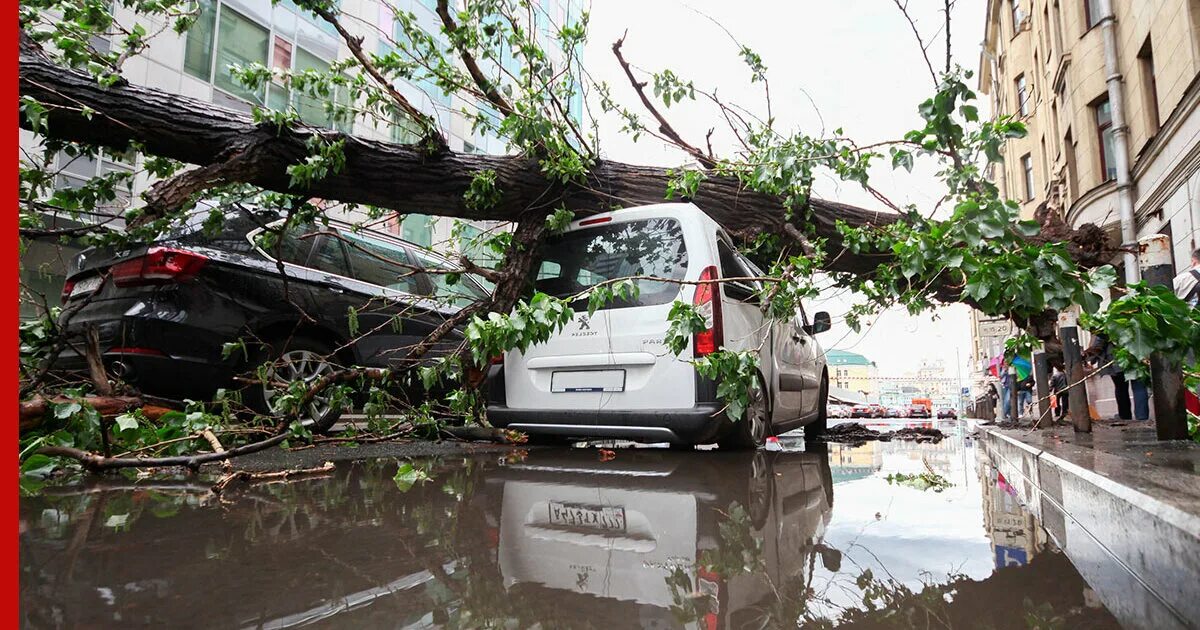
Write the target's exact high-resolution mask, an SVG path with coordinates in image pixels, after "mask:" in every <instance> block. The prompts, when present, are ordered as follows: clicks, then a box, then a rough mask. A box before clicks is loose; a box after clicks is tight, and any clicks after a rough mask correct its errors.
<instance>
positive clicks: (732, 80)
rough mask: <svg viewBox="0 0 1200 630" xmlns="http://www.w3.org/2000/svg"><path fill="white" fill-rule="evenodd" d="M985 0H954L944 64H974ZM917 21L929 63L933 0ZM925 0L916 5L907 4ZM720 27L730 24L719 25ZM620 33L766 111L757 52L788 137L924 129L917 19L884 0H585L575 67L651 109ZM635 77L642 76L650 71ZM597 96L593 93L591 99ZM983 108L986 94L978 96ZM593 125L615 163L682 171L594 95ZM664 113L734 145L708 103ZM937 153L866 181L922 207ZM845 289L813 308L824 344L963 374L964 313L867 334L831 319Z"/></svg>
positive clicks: (833, 189)
mask: <svg viewBox="0 0 1200 630" xmlns="http://www.w3.org/2000/svg"><path fill="white" fill-rule="evenodd" d="M985 1H986V0H958V1H957V2H956V3H955V7H954V10H953V11H952V14H951V18H952V19H951V25H952V28H951V30H950V32H951V42H952V59H953V61H954V62H955V63H956V64H959V65H962V66H963V67H964V68H968V69H971V70H976V69H977V67H978V64H979V51H980V42H981V41H982V39H983V26H984V19H983V16H984V11H985ZM908 2H909V4H911V5H913V7H912V9H913V10H914V11H915V13H914V19H915V21H916V24H917V28H918V30H920V31H921V33H922V35H923V36H924V38H925V40H926V41H929V40H930V39H931V38H933V37H936V41H934V42H933V44H932V45H930V47H929V55H930V57H931V59H932V60H933V63H934V67H935V68H938V69H940V68H942V67H943V66H944V64H945V54H946V51H945V39H944V30H943V29H942V24H943V21H944V20H943V17H942V15H941V13H940V11H938V9H940V8H941V7H942V3H941V2H934V1H932V0H908ZM916 5H921V6H919V7H918V6H916ZM726 31H728V32H726ZM623 35H624V37H625V43H624V45H623V47H622V53H623V54H624V56H625V58H626V59H627V60H628V61H629V62H630V63H631V64H632V65H634V66H635V67H636V68H638V69H641V70H643V71H645V72H653V71H660V70H662V69H671V70H672V71H674V72H675V73H676V74H677V75H679V76H680V77H681V78H683V79H684V80H691V81H693V82H694V83H695V85H696V87H697V89H702V90H704V91H712V90H715V91H716V94H717V95H718V97H720V98H722V100H726V101H730V102H733V103H736V104H738V105H740V106H742V107H745V108H746V109H747V110H749V111H751V112H753V113H754V114H756V115H758V116H759V117H761V118H765V117H766V99H765V98H764V95H763V88H762V84H761V83H758V84H752V83H751V82H750V73H749V70H748V69H747V67H746V65H745V64H744V62H743V61H742V59H741V57H740V56H739V54H738V48H739V47H738V44H736V43H735V42H734V38H736V40H737V42H740V43H741V44H743V45H745V46H748V47H749V48H751V49H753V50H754V51H755V52H756V53H758V54H759V55H761V56H762V58H763V62H764V63H765V65H766V67H767V76H768V79H769V81H770V89H771V110H772V113H773V115H774V117H775V120H776V129H777V130H779V131H781V132H783V133H787V132H789V131H793V130H803V131H805V132H806V133H809V134H820V133H822V130H825V132H829V133H831V132H832V131H833V130H834V129H837V128H841V129H843V131H844V133H845V134H846V135H847V136H849V137H851V138H854V139H855V141H856V142H858V143H859V144H860V145H864V144H868V143H872V142H878V141H882V140H890V139H897V138H900V137H901V136H902V135H903V134H904V133H905V132H906V131H908V130H911V129H915V128H918V127H920V126H921V125H920V122H921V121H920V117H919V116H918V114H917V106H918V105H919V104H920V103H921V101H923V100H925V99H926V98H928V97H929V96H931V95H932V94H933V92H934V86H933V79H932V78H931V77H930V75H929V70H928V68H927V67H926V64H925V61H924V59H923V58H922V54H921V48H920V46H919V45H918V44H917V40H916V37H915V36H914V35H913V32H912V27H910V25H909V23H908V21H906V20H905V18H904V15H903V14H902V13H901V12H900V10H899V9H897V7H896V5H895V4H894V2H893V1H892V0H838V1H836V2H829V1H828V0H740V1H738V2H730V1H729V0H636V1H635V0H592V6H591V23H590V28H589V41H588V44H587V47H586V48H585V49H584V55H583V59H584V64H585V66H586V68H587V71H588V72H589V73H590V75H591V79H592V80H594V81H596V82H606V83H608V85H609V86H610V87H611V89H612V96H613V98H614V100H615V101H617V102H618V103H620V104H622V105H624V106H626V107H627V108H628V109H630V110H631V111H634V112H637V113H638V114H639V115H640V116H641V117H642V118H643V120H646V119H648V118H649V116H648V115H647V114H646V112H645V111H644V110H643V109H642V108H641V105H640V103H639V102H638V100H637V96H636V93H635V92H634V91H633V88H632V87H631V86H630V85H629V82H628V80H627V79H626V77H625V75H624V74H623V72H622V70H621V68H620V66H619V65H618V64H617V62H616V58H615V57H614V55H613V53H612V44H613V42H615V41H616V40H617V39H619V38H621V37H622V36H623ZM644 78H648V75H645V77H644ZM593 96H594V95H593ZM977 104H978V105H979V106H980V110H981V112H986V110H987V103H986V99H981V100H980V102H979V103H977ZM589 107H590V110H591V113H592V115H594V116H596V117H597V119H598V121H599V129H600V138H601V151H602V153H603V154H604V157H606V158H608V159H612V160H618V161H623V162H630V163H635V164H646V165H656V166H678V165H681V164H683V163H685V162H686V159H685V156H684V155H683V153H681V152H680V151H678V150H677V149H674V148H673V147H667V146H664V145H662V144H661V143H660V142H658V141H656V140H654V139H653V138H649V139H648V138H646V137H643V138H641V139H640V140H639V141H637V142H636V143H635V142H634V141H633V140H632V139H631V138H630V137H629V136H628V135H626V134H622V133H621V132H620V128H621V126H622V125H621V122H620V121H619V120H618V119H617V118H616V117H615V115H612V114H610V115H604V114H603V113H601V112H600V110H599V108H598V107H596V102H595V100H594V99H589ZM665 113H666V115H667V118H668V120H669V121H670V122H671V124H672V126H674V127H675V129H676V130H677V131H679V133H680V134H681V135H682V136H683V137H684V138H685V139H688V140H689V141H690V142H691V143H693V144H695V145H702V144H703V142H704V136H705V133H706V132H707V131H708V130H709V129H710V128H713V127H716V128H717V130H716V132H715V133H714V134H713V136H712V142H713V147H714V149H715V150H716V152H717V153H718V154H726V155H728V154H731V153H732V152H733V150H734V146H735V143H736V140H735V138H734V137H733V136H732V134H730V133H728V132H724V133H723V130H722V128H721V127H722V126H723V125H722V119H721V118H720V115H719V113H718V112H717V111H716V110H715V108H713V107H712V106H711V105H709V104H706V103H701V102H699V101H697V102H694V103H693V102H689V101H683V102H682V103H679V104H676V105H673V106H672V107H671V108H670V109H668V110H666V112H665ZM935 171H936V168H935V164H934V163H933V162H932V161H926V162H925V163H921V162H918V164H917V166H916V168H914V170H913V172H912V173H911V174H910V173H907V172H905V171H903V170H901V171H893V170H892V169H891V167H890V166H889V165H887V164H882V163H881V165H880V166H879V167H877V168H876V169H875V170H873V171H872V173H871V175H872V176H871V181H872V185H873V186H875V187H876V188H877V189H879V190H881V191H882V192H883V193H884V194H885V195H887V197H888V198H889V199H891V200H892V201H893V202H895V203H896V204H897V205H903V204H908V203H912V204H916V205H917V206H918V207H921V208H930V207H932V205H933V204H934V203H936V202H937V200H938V199H940V198H941V196H942V194H943V192H944V190H945V188H944V186H942V185H941V184H940V183H939V182H938V181H937V180H936V178H935V177H934V172H935ZM815 189H816V195H817V196H818V197H822V198H825V199H831V200H836V201H841V202H845V203H851V204H856V205H860V206H863V207H867V208H881V209H882V208H883V206H882V204H880V203H879V202H878V201H876V200H875V199H874V198H873V197H871V195H870V194H869V193H867V192H866V191H864V190H863V189H862V188H861V187H860V186H859V185H858V184H854V183H844V182H839V181H837V180H836V178H834V177H833V176H831V175H826V176H822V177H819V178H818V182H817V184H816V186H815ZM849 297H850V296H847V295H844V294H839V295H832V294H826V295H823V299H818V300H816V303H815V304H811V305H807V306H806V308H807V310H809V312H810V313H811V312H814V311H817V310H828V311H830V313H831V314H833V318H834V321H835V325H834V329H833V330H832V331H830V332H828V333H825V335H823V336H822V338H821V343H822V345H823V347H825V348H826V349H830V348H839V349H845V350H851V351H853V352H858V353H860V354H863V355H865V356H866V357H867V358H869V359H871V360H873V361H875V363H876V364H877V365H878V366H879V371H880V374H881V375H892V376H898V375H902V374H904V373H906V372H910V371H913V370H915V369H916V368H917V367H919V366H920V365H921V363H922V361H925V360H929V361H936V360H940V361H942V362H943V363H944V365H945V366H946V367H947V371H948V375H951V376H953V375H954V374H955V372H956V370H955V367H954V366H955V365H956V364H957V365H960V366H961V367H962V376H963V378H964V381H969V379H968V378H967V376H968V373H967V369H966V365H967V361H968V358H969V355H970V343H971V337H970V319H969V317H970V316H969V313H970V311H969V309H968V308H967V307H965V306H963V305H952V306H948V307H943V308H939V309H937V310H936V311H931V312H928V313H925V314H922V315H920V316H915V317H914V316H910V315H909V314H908V313H907V312H906V311H904V310H903V309H894V310H892V311H889V312H887V313H884V314H883V315H882V316H880V317H879V318H878V319H877V321H875V322H873V325H871V326H870V327H869V329H868V328H866V327H864V330H863V332H862V333H854V332H852V331H850V330H849V329H848V328H847V327H846V326H845V325H843V324H841V323H840V317H839V315H840V314H842V313H844V312H845V310H846V309H847V308H848V306H849V303H850V302H849V301H848V298H849Z"/></svg>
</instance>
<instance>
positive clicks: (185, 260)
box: [111, 247, 208, 287]
mask: <svg viewBox="0 0 1200 630" xmlns="http://www.w3.org/2000/svg"><path fill="white" fill-rule="evenodd" d="M206 263H208V258H207V257H205V256H202V255H200V254H197V253H195V252H189V251H185V250H182V249H171V248H168V247H151V248H150V249H149V250H148V251H147V252H146V254H145V255H143V256H139V257H137V258H134V259H132V260H126V261H125V262H121V263H117V264H115V265H113V266H112V270H111V273H112V279H113V282H114V283H115V284H116V285H117V286H119V287H135V286H141V285H146V284H170V283H172V282H185V281H187V280H191V279H192V278H195V277H196V274H198V273H200V270H201V269H203V268H204V265H205V264H206Z"/></svg>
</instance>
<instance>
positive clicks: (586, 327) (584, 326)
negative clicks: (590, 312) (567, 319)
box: [579, 315, 592, 330]
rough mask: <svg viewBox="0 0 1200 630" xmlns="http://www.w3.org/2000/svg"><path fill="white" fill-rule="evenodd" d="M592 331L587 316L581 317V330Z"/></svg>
mask: <svg viewBox="0 0 1200 630" xmlns="http://www.w3.org/2000/svg"><path fill="white" fill-rule="evenodd" d="M591 329H592V324H591V322H589V321H588V317H587V315H581V316H580V317H579V330H591Z"/></svg>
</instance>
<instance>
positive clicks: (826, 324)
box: [812, 311, 833, 335]
mask: <svg viewBox="0 0 1200 630" xmlns="http://www.w3.org/2000/svg"><path fill="white" fill-rule="evenodd" d="M832 327H833V322H832V320H830V319H829V313H827V312H826V311H820V312H818V313H817V314H816V315H813V323H812V334H814V335H815V334H818V333H823V332H825V331H826V330H829V329H830V328H832Z"/></svg>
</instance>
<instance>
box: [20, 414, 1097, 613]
mask: <svg viewBox="0 0 1200 630" xmlns="http://www.w3.org/2000/svg"><path fill="white" fill-rule="evenodd" d="M953 432H954V433H956V435H955V436H954V437H952V438H951V439H947V440H944V441H942V442H941V443H939V444H914V443H906V442H883V443H879V442H877V443H868V444H866V445H863V446H859V447H853V448H852V447H842V446H839V445H829V446H827V447H824V446H816V447H814V446H811V445H810V446H809V448H808V450H807V451H806V450H805V448H804V444H803V442H802V441H801V440H798V439H797V440H788V439H784V441H783V446H784V450H783V451H777V452H766V451H759V452H756V453H742V454H738V453H719V452H700V451H698V452H693V453H680V452H672V451H668V450H660V449H618V450H615V451H614V452H615V458H613V459H611V460H610V461H602V457H601V455H600V453H599V451H598V450H596V449H561V450H541V449H533V450H530V451H529V452H528V453H527V454H526V455H525V456H523V457H522V456H520V455H514V456H509V457H508V458H504V457H499V456H496V455H490V456H486V457H468V458H443V459H440V460H426V461H416V462H413V466H412V468H409V467H408V466H405V467H404V469H403V471H402V472H403V474H402V475H400V476H399V478H397V469H398V466H399V465H400V463H398V462H397V461H395V460H373V461H364V462H357V463H353V464H342V465H339V466H338V468H337V469H336V471H335V472H334V473H333V474H331V475H328V476H325V477H321V478H313V479H306V480H298V481H291V482H288V483H276V484H258V485H253V486H248V487H240V488H231V489H230V490H229V491H227V492H226V493H225V494H223V495H221V496H215V495H213V494H211V493H209V492H208V485H207V484H204V483H199V482H194V481H164V480H145V479H143V480H128V481H120V482H112V483H103V484H96V483H92V484H90V485H79V486H59V487H54V488H50V489H47V490H46V493H45V494H44V495H41V496H38V497H34V498H25V499H22V501H21V585H20V588H21V611H20V615H21V620H22V624H23V625H24V626H27V627H47V628H48V627H102V626H108V627H111V626H128V625H155V626H160V627H172V628H174V627H246V628H288V627H299V626H306V625H318V626H332V625H337V626H344V627H388V628H395V627H418V628H420V627H453V628H480V627H504V628H529V627H540V628H698V629H706V630H707V629H713V628H778V627H785V626H786V627H858V628H871V627H895V628H908V627H922V628H924V627H929V628H981V627H983V628H1031V627H1037V628H1058V627H1088V628H1103V627H1117V623H1116V621H1115V620H1114V619H1113V617H1112V615H1110V614H1109V612H1108V610H1107V609H1106V608H1105V602H1103V601H1101V599H1100V598H1099V597H1097V596H1096V594H1095V592H1094V591H1093V590H1092V589H1091V588H1090V587H1089V586H1088V584H1087V583H1086V582H1085V581H1084V580H1083V578H1081V577H1080V574H1079V573H1078V572H1077V571H1076V569H1075V568H1074V567H1073V566H1072V564H1071V563H1070V561H1069V559H1068V558H1067V557H1066V555H1064V554H1063V553H1061V552H1059V551H1058V550H1057V549H1055V547H1054V546H1053V543H1052V542H1051V541H1050V540H1049V539H1048V537H1047V535H1046V534H1045V531H1044V530H1043V529H1042V527H1041V525H1040V524H1039V523H1038V522H1037V521H1036V520H1035V519H1034V518H1033V517H1032V516H1030V515H1029V514H1028V513H1027V512H1025V511H1023V509H1022V507H1021V506H1020V504H1019V503H1018V502H1017V500H1016V499H1015V498H1014V496H1015V492H1013V491H1012V488H1010V487H1009V486H1008V484H1007V481H1006V480H1005V479H1004V478H1003V477H1002V476H1000V475H999V474H998V473H997V472H996V470H995V468H994V467H993V466H992V465H991V463H990V461H989V459H988V457H987V455H986V453H983V452H981V451H982V447H979V446H978V445H976V444H975V443H973V441H972V440H971V439H970V438H965V437H963V436H962V430H961V428H958V426H957V425H955V429H954V431H953ZM426 478H427V479H426Z"/></svg>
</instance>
